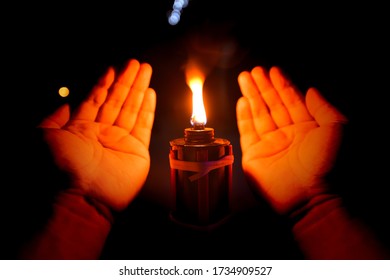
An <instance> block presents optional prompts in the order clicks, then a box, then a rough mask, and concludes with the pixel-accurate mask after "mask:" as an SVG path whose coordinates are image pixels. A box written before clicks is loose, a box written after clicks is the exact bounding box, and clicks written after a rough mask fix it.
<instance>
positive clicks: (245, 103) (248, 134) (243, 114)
mask: <svg viewBox="0 0 390 280" xmlns="http://www.w3.org/2000/svg"><path fill="white" fill-rule="evenodd" d="M236 114H237V127H238V131H239V133H240V144H241V149H242V151H243V152H245V151H246V150H247V149H248V148H249V147H250V146H252V145H253V144H255V143H256V142H258V141H259V140H260V137H259V135H258V134H257V133H256V129H255V124H254V122H253V116H252V112H251V108H250V103H249V99H248V98H247V97H240V98H239V99H238V101H237V104H236Z"/></svg>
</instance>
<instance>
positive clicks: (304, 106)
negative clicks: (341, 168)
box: [236, 66, 347, 214]
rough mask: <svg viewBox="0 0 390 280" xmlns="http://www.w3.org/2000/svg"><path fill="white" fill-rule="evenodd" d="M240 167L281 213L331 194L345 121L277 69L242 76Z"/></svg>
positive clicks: (312, 90)
mask: <svg viewBox="0 0 390 280" xmlns="http://www.w3.org/2000/svg"><path fill="white" fill-rule="evenodd" d="M238 83H239V86H240V90H241V92H242V95H243V96H242V97H240V99H239V100H238V102H237V107H236V109H237V111H236V112H237V125H238V129H239V133H240V145H241V149H242V168H243V170H244V173H245V174H246V175H247V176H248V178H249V180H250V182H251V183H253V184H254V185H255V186H256V187H255V188H256V189H257V190H258V191H259V192H260V193H261V194H262V195H263V196H264V197H265V198H266V199H267V200H268V201H269V202H270V204H271V206H272V207H273V208H274V209H275V210H276V211H277V212H279V213H281V214H285V213H288V212H290V211H293V210H295V208H297V207H298V206H300V205H301V204H303V203H305V202H307V201H308V200H310V199H311V198H312V197H314V196H315V195H317V194H319V193H323V192H326V191H327V186H326V182H325V175H326V174H327V173H329V171H330V170H331V168H332V166H333V164H334V161H335V159H336V156H337V153H338V150H339V146H340V143H341V140H342V129H343V125H344V124H345V123H346V122H347V119H346V117H345V116H344V115H343V114H341V113H340V112H339V111H338V110H337V109H336V108H335V107H334V106H332V105H331V104H330V103H329V102H327V101H326V100H325V99H324V98H323V96H322V95H321V94H320V93H319V91H318V90H317V89H315V88H310V89H308V91H307V93H306V95H305V96H304V95H303V94H302V93H301V92H300V91H299V90H298V88H297V87H296V86H295V85H294V84H293V83H292V82H291V81H290V80H289V79H288V78H287V77H286V76H285V75H284V74H283V73H282V71H281V69H280V68H278V67H275V66H274V67H272V68H271V69H270V70H269V72H268V71H266V70H265V69H264V68H262V67H260V66H257V67H254V68H253V69H252V71H251V72H248V71H243V72H242V73H240V75H239V76H238Z"/></svg>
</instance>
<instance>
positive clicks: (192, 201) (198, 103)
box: [169, 77, 234, 229]
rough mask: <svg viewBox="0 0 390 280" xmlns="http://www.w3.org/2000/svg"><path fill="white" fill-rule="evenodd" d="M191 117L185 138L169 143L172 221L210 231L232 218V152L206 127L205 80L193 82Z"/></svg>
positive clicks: (200, 79)
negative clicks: (230, 216) (230, 215)
mask: <svg viewBox="0 0 390 280" xmlns="http://www.w3.org/2000/svg"><path fill="white" fill-rule="evenodd" d="M187 83H188V85H189V87H190V88H191V91H192V116H191V120H190V122H191V125H192V127H190V128H185V129H184V138H177V139H173V140H171V141H170V142H169V144H170V153H169V161H170V168H171V182H170V186H171V199H172V211H171V214H170V217H171V219H172V220H173V221H174V222H176V223H179V224H181V225H184V226H189V227H192V228H197V229H210V228H214V227H216V226H218V225H220V224H222V223H223V222H224V221H225V220H226V219H227V218H228V217H229V214H230V201H231V190H232V165H233V161H234V156H233V148H232V145H231V143H230V141H229V140H227V139H222V138H215V137H214V129H213V128H209V127H206V122H207V119H206V112H205V108H204V104H203V93H202V91H203V80H202V78H197V77H195V78H191V79H189V80H188V82H187Z"/></svg>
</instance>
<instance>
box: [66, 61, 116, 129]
mask: <svg viewBox="0 0 390 280" xmlns="http://www.w3.org/2000/svg"><path fill="white" fill-rule="evenodd" d="M114 76H115V72H114V69H113V68H112V67H109V68H108V70H107V72H106V73H105V74H104V75H103V76H102V77H101V78H100V79H99V81H98V83H97V84H96V85H95V86H94V87H93V88H92V90H91V92H90V93H89V96H88V97H87V98H86V99H85V100H84V101H83V102H81V104H80V105H79V107H78V108H76V110H75V112H74V113H73V114H72V119H78V120H88V121H95V120H96V117H97V114H98V112H99V109H100V107H101V106H102V104H103V103H104V101H105V100H106V97H107V92H108V89H109V88H110V86H111V84H112V83H113V81H114Z"/></svg>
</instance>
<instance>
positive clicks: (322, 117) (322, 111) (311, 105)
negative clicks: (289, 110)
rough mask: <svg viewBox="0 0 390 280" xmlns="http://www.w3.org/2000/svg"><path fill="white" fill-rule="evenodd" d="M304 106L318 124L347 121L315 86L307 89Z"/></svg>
mask: <svg viewBox="0 0 390 280" xmlns="http://www.w3.org/2000/svg"><path fill="white" fill-rule="evenodd" d="M306 106H307V109H308V110H309V113H310V114H311V115H312V116H313V118H314V119H315V120H316V122H317V123H318V124H319V125H320V126H322V125H327V124H334V123H344V124H345V123H347V122H348V119H347V118H346V117H345V116H344V115H343V114H342V113H341V112H340V111H339V110H338V109H337V108H336V107H334V106H333V105H332V104H330V103H329V102H328V101H327V100H326V99H325V98H324V97H323V96H322V95H321V93H320V92H319V91H318V90H317V89H316V88H309V90H308V91H307V93H306Z"/></svg>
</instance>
